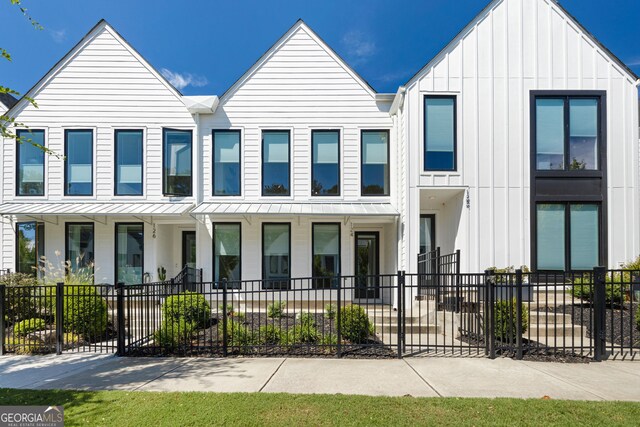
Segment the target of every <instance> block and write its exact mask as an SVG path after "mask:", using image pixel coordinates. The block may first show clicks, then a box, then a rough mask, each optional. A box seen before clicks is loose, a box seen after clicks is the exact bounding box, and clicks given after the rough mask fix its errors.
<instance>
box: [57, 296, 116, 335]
mask: <svg viewBox="0 0 640 427" xmlns="http://www.w3.org/2000/svg"><path fill="white" fill-rule="evenodd" d="M64 289H65V294H64V301H63V306H64V311H63V313H64V315H63V321H64V323H63V324H64V329H65V330H66V331H68V332H73V333H75V334H77V335H79V336H81V337H82V338H85V339H86V340H88V341H92V342H93V341H96V340H101V339H104V338H105V335H106V331H107V326H108V323H109V307H108V306H107V302H106V301H105V299H104V298H102V297H101V296H100V295H99V294H98V292H97V290H96V288H95V287H94V286H92V285H84V286H75V285H73V286H71V285H66V286H65V288H64Z"/></svg>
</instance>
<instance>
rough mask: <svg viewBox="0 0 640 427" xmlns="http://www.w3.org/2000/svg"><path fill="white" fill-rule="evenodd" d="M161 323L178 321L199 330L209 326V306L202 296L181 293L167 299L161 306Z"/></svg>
mask: <svg viewBox="0 0 640 427" xmlns="http://www.w3.org/2000/svg"><path fill="white" fill-rule="evenodd" d="M162 316H163V321H164V322H167V323H171V322H177V321H179V320H180V319H182V320H184V321H185V322H186V323H191V324H193V325H194V327H196V328H198V329H201V328H205V327H207V326H208V324H209V318H210V316H211V306H210V305H209V303H208V302H207V300H206V299H205V297H204V295H201V294H198V293H196V292H189V291H186V292H182V293H180V294H177V295H171V296H170V297H168V298H167V299H166V300H165V302H164V304H163V305H162Z"/></svg>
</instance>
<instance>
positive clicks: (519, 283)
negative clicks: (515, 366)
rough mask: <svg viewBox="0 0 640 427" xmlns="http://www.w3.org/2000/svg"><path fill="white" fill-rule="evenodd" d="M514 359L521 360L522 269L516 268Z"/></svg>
mask: <svg viewBox="0 0 640 427" xmlns="http://www.w3.org/2000/svg"><path fill="white" fill-rule="evenodd" d="M516 359H517V360H522V270H521V269H517V270H516Z"/></svg>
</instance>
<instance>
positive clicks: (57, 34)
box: [49, 29, 67, 43]
mask: <svg viewBox="0 0 640 427" xmlns="http://www.w3.org/2000/svg"><path fill="white" fill-rule="evenodd" d="M49 34H51V38H52V39H53V41H54V42H56V43H62V42H64V41H65V40H67V30H64V29H63V30H49Z"/></svg>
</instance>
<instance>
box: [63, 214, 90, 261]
mask: <svg viewBox="0 0 640 427" xmlns="http://www.w3.org/2000/svg"><path fill="white" fill-rule="evenodd" d="M72 225H91V229H92V231H91V232H92V234H93V254H94V256H95V253H96V224H95V222H91V221H84V222H83V221H80V222H75V221H73V222H65V223H64V259H65V261H70V262H71V265H72V266H73V262H72V261H71V259H70V258H69V226H72ZM91 262H93V263H94V264H95V259H94V260H91ZM91 270H92V271H94V272H95V265H94V267H93V268H92V269H91Z"/></svg>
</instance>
